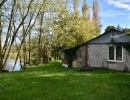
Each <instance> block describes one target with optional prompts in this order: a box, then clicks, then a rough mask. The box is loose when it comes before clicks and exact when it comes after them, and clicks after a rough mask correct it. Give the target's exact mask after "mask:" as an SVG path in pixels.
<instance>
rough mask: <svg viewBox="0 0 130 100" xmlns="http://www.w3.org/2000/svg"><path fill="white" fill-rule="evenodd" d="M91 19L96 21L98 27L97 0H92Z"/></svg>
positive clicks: (98, 12) (99, 23) (99, 24)
mask: <svg viewBox="0 0 130 100" xmlns="http://www.w3.org/2000/svg"><path fill="white" fill-rule="evenodd" d="M93 20H94V21H96V23H97V26H98V27H100V26H101V22H100V11H99V6H98V1H97V0H94V1H93Z"/></svg>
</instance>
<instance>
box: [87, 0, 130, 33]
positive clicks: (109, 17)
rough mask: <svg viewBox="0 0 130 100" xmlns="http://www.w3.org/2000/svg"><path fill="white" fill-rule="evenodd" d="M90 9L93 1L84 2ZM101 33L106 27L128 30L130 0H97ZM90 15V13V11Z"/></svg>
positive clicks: (129, 24)
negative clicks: (119, 27) (118, 27)
mask: <svg viewBox="0 0 130 100" xmlns="http://www.w3.org/2000/svg"><path fill="white" fill-rule="evenodd" d="M86 2H87V4H88V5H89V6H90V7H92V4H93V0H86ZM98 4H99V9H100V16H101V24H102V33H104V31H105V29H106V27H107V26H115V27H117V26H118V25H120V26H121V27H122V28H130V0H98ZM91 15H92V11H91Z"/></svg>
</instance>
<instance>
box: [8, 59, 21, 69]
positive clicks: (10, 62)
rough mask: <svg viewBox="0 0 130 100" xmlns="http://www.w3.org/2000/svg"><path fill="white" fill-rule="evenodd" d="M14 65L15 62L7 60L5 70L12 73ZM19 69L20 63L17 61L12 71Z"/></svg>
mask: <svg viewBox="0 0 130 100" xmlns="http://www.w3.org/2000/svg"><path fill="white" fill-rule="evenodd" d="M14 63H15V60H13V59H9V60H8V61H7V63H6V70H9V71H12V69H13V66H14ZM20 69H21V66H20V62H19V61H17V64H16V67H15V69H14V71H18V70H20Z"/></svg>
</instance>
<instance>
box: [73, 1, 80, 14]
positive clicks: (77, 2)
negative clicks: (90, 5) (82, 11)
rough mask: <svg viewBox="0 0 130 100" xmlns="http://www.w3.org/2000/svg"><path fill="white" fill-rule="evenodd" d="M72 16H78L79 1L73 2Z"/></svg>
mask: <svg viewBox="0 0 130 100" xmlns="http://www.w3.org/2000/svg"><path fill="white" fill-rule="evenodd" d="M73 7H74V8H73V9H74V14H76V15H78V14H79V0H73Z"/></svg>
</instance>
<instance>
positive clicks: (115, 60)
mask: <svg viewBox="0 0 130 100" xmlns="http://www.w3.org/2000/svg"><path fill="white" fill-rule="evenodd" d="M117 46H119V45H109V46H108V54H107V55H108V61H110V62H123V56H124V55H123V46H121V47H122V60H117V59H116V47H117ZM109 47H114V60H110V59H109Z"/></svg>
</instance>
